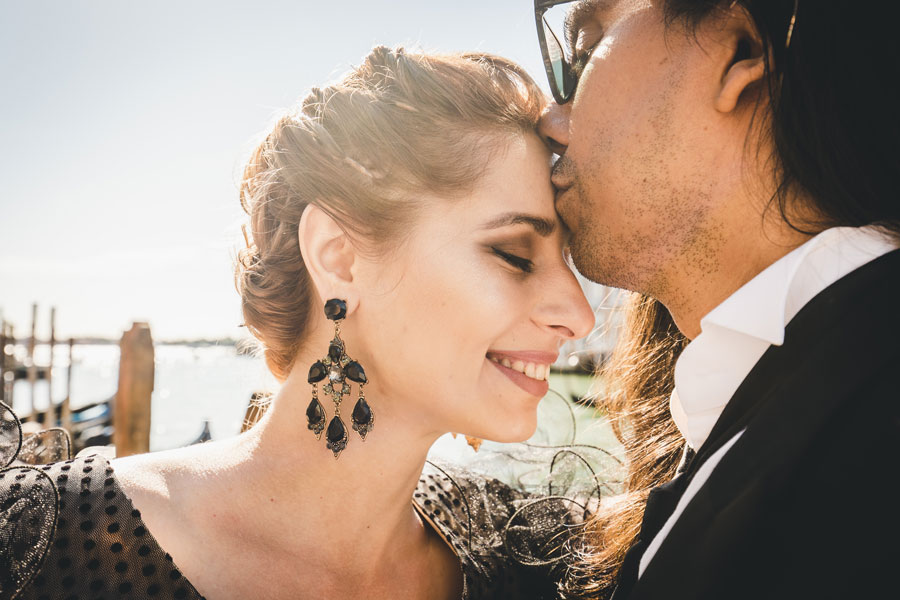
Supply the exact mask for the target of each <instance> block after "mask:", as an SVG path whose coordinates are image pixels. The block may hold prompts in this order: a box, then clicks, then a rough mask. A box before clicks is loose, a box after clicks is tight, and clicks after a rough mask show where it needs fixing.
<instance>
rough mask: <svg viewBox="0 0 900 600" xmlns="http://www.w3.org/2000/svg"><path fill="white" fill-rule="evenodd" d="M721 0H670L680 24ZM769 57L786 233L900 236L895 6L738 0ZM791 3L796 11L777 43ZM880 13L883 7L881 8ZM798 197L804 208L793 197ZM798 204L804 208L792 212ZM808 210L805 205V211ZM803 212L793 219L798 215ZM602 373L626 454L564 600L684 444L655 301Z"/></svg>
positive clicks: (614, 567) (668, 337)
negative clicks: (862, 229)
mask: <svg viewBox="0 0 900 600" xmlns="http://www.w3.org/2000/svg"><path fill="white" fill-rule="evenodd" d="M731 4H732V2H731V1H730V0H668V1H667V2H666V9H665V10H666V17H667V20H668V22H669V23H670V24H675V25H678V24H680V25H687V26H688V30H689V31H690V29H691V28H692V27H696V26H697V25H698V24H700V23H701V22H703V20H704V19H707V18H709V17H711V16H713V15H714V13H715V12H716V11H718V10H722V9H727V8H728V7H729V6H731ZM735 5H736V6H740V7H742V8H743V9H744V10H746V12H747V14H748V15H749V16H750V18H751V19H752V21H753V23H754V24H755V26H756V28H757V30H758V32H759V34H760V36H761V38H762V43H763V52H764V53H765V56H767V57H769V61H768V64H767V77H766V82H767V83H766V85H767V86H768V97H767V101H768V102H767V104H768V108H767V109H766V114H764V115H761V116H762V117H763V118H765V119H767V122H766V131H767V132H768V134H769V135H771V139H772V142H773V144H772V145H773V146H774V149H775V154H774V156H772V157H771V162H770V164H771V165H772V169H773V172H774V173H775V175H776V177H777V179H776V181H777V183H778V186H777V190H776V193H775V195H774V196H773V198H772V203H771V206H770V208H771V209H773V210H778V211H780V214H781V216H782V218H783V219H784V220H785V221H786V222H787V223H788V224H790V225H791V226H792V227H794V228H795V229H798V230H800V231H804V232H808V233H814V232H817V231H821V230H823V229H826V228H829V227H835V226H857V227H858V226H864V225H878V226H880V227H881V228H882V229H884V230H885V231H886V232H888V233H891V234H893V235H895V236H898V237H900V194H898V187H900V186H898V184H897V176H898V174H900V118H898V111H900V93H898V90H900V85H897V81H896V80H897V79H898V77H900V42H898V40H900V36H898V35H896V33H895V29H896V27H897V19H896V18H894V17H895V15H894V14H893V13H894V12H897V10H896V9H895V8H889V7H892V6H893V3H880V4H859V3H850V2H846V1H839V0H828V1H827V2H822V1H820V0H799V2H798V3H797V4H796V5H795V1H794V0H737V2H735ZM795 6H796V8H797V11H796V19H795V22H794V27H793V30H792V32H791V35H790V44H787V43H786V42H787V39H788V30H789V27H790V22H791V19H792V15H794V10H795ZM888 12H890V13H891V14H884V13H888ZM797 198H806V199H809V201H810V202H811V203H812V206H806V207H797V206H793V205H792V204H791V203H792V202H795V201H796V200H795V199H797ZM798 208H801V209H803V208H805V210H798ZM809 209H811V210H809ZM798 215H802V218H798ZM626 310H627V311H628V316H627V318H626V324H625V327H624V329H625V331H624V332H623V336H622V339H620V342H619V346H618V349H617V351H616V353H615V355H614V357H613V359H612V360H611V361H610V363H609V364H608V365H607V367H606V368H605V369H604V377H605V378H606V380H607V381H608V382H609V384H610V387H609V389H610V392H609V393H608V394H607V397H606V398H605V402H604V405H605V407H606V409H607V411H608V413H609V415H610V417H611V418H612V419H613V423H614V425H615V426H616V431H617V433H618V434H619V437H620V440H621V441H622V442H623V444H624V446H625V451H626V457H627V459H628V470H629V473H628V476H627V479H626V490H625V491H626V493H625V494H624V495H623V496H622V498H621V499H620V500H619V501H618V502H613V503H610V504H608V505H606V506H605V507H603V506H601V510H600V511H598V513H597V515H596V516H595V518H594V520H593V521H592V522H591V523H590V524H589V525H588V527H587V528H586V531H585V533H586V537H585V540H584V542H585V543H584V544H583V545H582V546H581V550H582V551H581V554H580V556H579V557H578V560H577V561H576V562H575V563H574V564H573V565H572V566H571V568H570V571H569V574H570V578H569V579H568V580H567V581H566V582H565V583H564V590H563V591H564V595H565V596H567V597H570V598H604V597H607V596H608V595H609V594H610V593H611V592H612V589H613V587H614V583H615V579H616V576H617V573H618V570H619V568H620V567H621V563H622V559H623V557H624V553H625V551H626V550H627V549H628V547H629V546H630V545H631V544H632V543H633V541H634V539H635V537H636V535H637V533H638V531H639V530H640V521H641V516H642V514H643V510H644V502H645V500H646V495H647V492H648V491H649V490H650V489H651V488H652V487H655V486H656V485H659V484H661V483H664V482H665V481H667V480H668V479H670V478H671V477H672V476H673V475H674V473H675V469H676V465H677V460H678V455H679V453H680V452H681V449H682V448H683V440H681V438H680V435H679V433H678V430H677V429H676V428H675V427H674V423H673V422H672V420H671V416H670V414H669V407H668V401H669V396H670V394H671V392H672V389H673V387H674V377H673V373H674V365H675V361H676V360H677V358H678V356H679V354H680V352H681V349H682V348H683V347H684V345H685V344H686V342H687V340H686V339H685V338H684V337H683V336H682V335H681V333H680V332H679V331H678V329H677V328H676V327H675V323H674V321H673V320H672V318H671V315H670V314H669V313H668V311H667V310H666V309H665V307H664V306H662V304H660V303H659V302H657V301H656V300H652V299H650V298H646V297H640V296H637V295H636V296H635V298H634V299H633V301H632V303H631V305H630V306H628V307H627V308H626Z"/></svg>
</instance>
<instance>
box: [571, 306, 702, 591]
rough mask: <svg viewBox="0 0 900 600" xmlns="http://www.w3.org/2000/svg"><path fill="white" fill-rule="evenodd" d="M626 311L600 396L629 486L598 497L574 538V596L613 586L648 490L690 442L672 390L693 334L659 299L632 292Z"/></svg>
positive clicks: (668, 474) (671, 470)
mask: <svg viewBox="0 0 900 600" xmlns="http://www.w3.org/2000/svg"><path fill="white" fill-rule="evenodd" d="M625 311H626V312H625V314H626V318H625V322H624V324H623V331H622V335H621V337H620V339H619V342H618V344H617V346H616V350H615V352H614V353H613V356H612V358H611V360H610V361H609V363H608V364H607V365H605V366H604V367H603V369H602V372H601V376H602V377H603V378H604V379H605V380H606V381H607V382H608V390H607V393H606V395H605V396H604V397H603V398H602V399H601V400H600V402H599V404H600V405H601V406H602V407H603V408H605V409H606V412H607V415H608V418H609V419H610V421H611V424H612V427H613V430H614V431H615V433H616V437H617V438H618V439H619V441H620V442H622V445H623V446H624V448H625V459H626V465H627V474H626V477H625V489H624V494H623V495H622V496H620V497H616V498H609V499H605V501H604V502H601V504H600V508H599V509H598V510H597V512H596V513H595V514H594V515H593V516H592V517H591V519H590V520H589V521H588V523H587V524H586V527H585V528H584V531H583V537H582V538H581V539H579V540H573V542H574V543H573V550H574V552H573V556H571V557H570V558H571V559H572V561H571V563H570V565H569V569H568V577H567V578H566V580H565V581H564V582H563V585H562V589H563V596H564V597H565V598H568V599H573V600H574V599H579V600H587V599H591V600H596V599H598V598H607V597H609V596H610V595H611V594H612V592H613V589H614V588H615V583H616V579H617V577H618V574H619V570H620V569H621V567H622V562H623V561H624V559H625V553H626V552H627V551H628V549H629V548H630V547H631V545H632V544H633V543H634V542H635V541H636V539H637V536H638V533H640V529H641V521H642V519H643V516H644V507H645V506H646V503H647V495H648V494H649V492H650V490H651V489H653V488H654V487H656V486H658V485H661V484H663V483H665V482H666V481H669V480H671V479H672V477H674V476H675V473H676V470H677V467H678V463H679V460H680V459H681V455H682V452H683V450H684V447H685V446H684V443H685V442H684V438H683V437H682V436H681V433H680V432H679V431H678V428H677V427H676V426H675V422H674V421H673V420H672V416H671V413H670V411H669V397H670V396H671V394H672V390H673V389H674V388H675V375H674V374H675V361H676V360H677V359H678V357H679V356H680V354H681V351H682V350H683V349H684V347H685V346H686V345H687V342H688V340H687V338H685V337H684V335H683V334H682V333H681V332H680V331H679V330H678V327H676V325H675V321H674V320H673V319H672V316H671V314H670V313H669V311H668V310H666V308H665V307H664V306H663V305H662V304H661V303H660V302H658V301H656V300H653V299H651V298H649V297H647V296H641V295H639V294H634V295H633V297H632V298H631V300H630V302H629V303H628V304H627V305H626V306H625Z"/></svg>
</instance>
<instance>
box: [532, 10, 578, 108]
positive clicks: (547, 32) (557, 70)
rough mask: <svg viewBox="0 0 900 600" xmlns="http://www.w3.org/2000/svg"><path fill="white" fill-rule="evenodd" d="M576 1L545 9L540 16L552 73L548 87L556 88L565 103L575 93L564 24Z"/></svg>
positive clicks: (570, 57)
mask: <svg viewBox="0 0 900 600" xmlns="http://www.w3.org/2000/svg"><path fill="white" fill-rule="evenodd" d="M576 4H578V2H577V1H576V0H573V1H571V2H560V3H558V4H554V5H553V6H549V7H547V8H546V9H545V10H544V11H543V13H542V14H541V27H542V29H543V32H542V33H543V34H544V40H546V45H547V58H548V59H549V62H550V67H551V70H552V71H553V74H552V77H551V82H550V85H552V86H553V87H554V88H556V92H557V95H558V97H559V98H560V99H561V100H563V101H566V100H568V99H569V97H570V96H571V95H572V93H573V92H574V91H575V77H574V76H573V74H572V56H571V55H570V53H569V46H568V44H567V43H566V37H565V35H566V23H567V22H568V21H569V19H570V17H571V12H572V8H573V7H574V6H575V5H576Z"/></svg>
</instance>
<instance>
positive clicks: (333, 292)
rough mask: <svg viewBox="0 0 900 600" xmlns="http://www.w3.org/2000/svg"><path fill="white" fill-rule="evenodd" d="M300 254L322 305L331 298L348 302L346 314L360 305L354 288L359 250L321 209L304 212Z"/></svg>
mask: <svg viewBox="0 0 900 600" xmlns="http://www.w3.org/2000/svg"><path fill="white" fill-rule="evenodd" d="M297 235H298V238H299V239H298V242H299V244H300V254H301V255H302V256H303V262H304V263H306V269H307V271H308V272H309V277H310V279H311V280H312V282H313V285H314V286H315V288H316V292H317V293H318V295H319V299H320V300H321V303H322V305H323V306H324V304H325V302H326V301H328V300H330V299H332V298H339V299H341V300H344V301H346V302H347V314H350V313H352V312H353V311H354V310H355V309H356V307H357V305H358V304H359V296H358V294H356V289H355V287H354V285H353V266H354V264H355V263H356V250H355V248H354V247H353V244H352V243H351V240H350V238H349V237H348V236H347V234H346V232H345V231H344V230H343V229H342V228H341V227H340V225H338V224H337V223H336V222H335V220H334V219H333V218H331V216H329V215H328V213H326V212H325V211H323V210H322V209H321V208H319V207H318V206H315V205H314V204H309V205H307V207H306V208H305V209H304V210H303V215H302V216H301V217H300V224H299V226H298V227H297Z"/></svg>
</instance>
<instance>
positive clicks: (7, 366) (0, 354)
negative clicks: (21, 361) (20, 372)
mask: <svg viewBox="0 0 900 600" xmlns="http://www.w3.org/2000/svg"><path fill="white" fill-rule="evenodd" d="M4 329H5V333H6V335H5V338H4V342H5V343H4V345H3V348H0V360H2V361H3V369H2V371H3V381H0V385H2V387H3V389H4V392H3V401H4V402H6V404H7V405H9V406H12V405H13V389H14V388H15V382H16V374H15V366H16V365H15V345H16V330H15V328H14V327H13V325H12V323H5V324H4ZM6 346H12V347H13V350H12V352H11V353H10V354H7V353H6Z"/></svg>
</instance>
